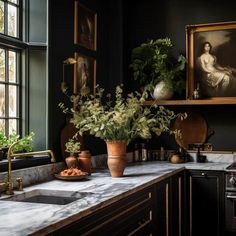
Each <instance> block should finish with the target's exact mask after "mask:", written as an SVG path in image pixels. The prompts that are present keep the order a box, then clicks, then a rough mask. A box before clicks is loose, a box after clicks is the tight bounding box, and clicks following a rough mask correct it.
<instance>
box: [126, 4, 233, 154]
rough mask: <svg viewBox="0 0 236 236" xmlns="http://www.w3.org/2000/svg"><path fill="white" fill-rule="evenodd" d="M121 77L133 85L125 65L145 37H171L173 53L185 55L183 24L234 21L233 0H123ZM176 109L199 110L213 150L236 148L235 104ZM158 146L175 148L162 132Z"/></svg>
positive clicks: (171, 139) (129, 85) (157, 142)
mask: <svg viewBox="0 0 236 236" xmlns="http://www.w3.org/2000/svg"><path fill="white" fill-rule="evenodd" d="M124 16H125V18H124V19H125V20H124V21H125V25H126V26H127V27H128V28H125V27H124V38H125V39H126V41H124V47H125V60H124V77H125V79H126V85H127V86H128V87H129V89H130V90H132V88H134V85H135V82H134V81H133V80H132V73H131V71H130V70H129V69H127V68H128V65H129V63H130V54H131V50H132V48H134V47H136V46H138V45H139V44H140V43H142V42H145V41H146V40H147V39H155V38H162V37H170V38H171V40H172V41H173V43H174V45H175V48H174V54H176V55H177V54H179V53H182V54H184V55H185V51H186V50H185V48H186V42H185V36H186V35H185V26H186V25H192V24H201V23H216V22H225V21H236V16H235V7H234V1H231V0H225V1H221V0H209V1H204V0H199V1H195V0H188V1H187V0H166V1H156V0H137V1H135V3H131V2H126V5H125V8H124ZM170 109H174V110H176V111H185V110H186V109H190V110H195V111H197V112H199V113H201V114H202V115H203V116H204V118H205V119H206V121H207V123H208V125H209V127H211V129H212V130H214V131H215V134H214V135H213V136H212V137H211V138H210V139H209V140H208V141H209V142H210V143H212V144H213V147H214V150H236V141H235V140H236V124H235V118H236V107H235V106H234V105H233V106H198V107H195V108H193V107H191V106H190V107H187V108H186V107H181V108H177V107H170ZM153 143H154V145H155V144H156V145H157V146H158V145H160V144H162V145H164V146H165V147H166V148H176V147H177V145H176V143H175V141H174V140H173V138H170V137H166V136H162V137H160V138H158V139H156V140H154V141H153Z"/></svg>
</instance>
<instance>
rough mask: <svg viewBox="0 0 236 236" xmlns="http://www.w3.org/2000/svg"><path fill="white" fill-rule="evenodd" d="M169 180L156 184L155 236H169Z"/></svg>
mask: <svg viewBox="0 0 236 236" xmlns="http://www.w3.org/2000/svg"><path fill="white" fill-rule="evenodd" d="M170 200H171V198H170V178H168V179H165V180H163V181H161V182H159V183H157V184H156V195H155V215H154V229H155V235H158V236H164V235H165V236H169V230H170Z"/></svg>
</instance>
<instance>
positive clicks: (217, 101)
mask: <svg viewBox="0 0 236 236" xmlns="http://www.w3.org/2000/svg"><path fill="white" fill-rule="evenodd" d="M153 104H157V105H162V106H173V105H174V106H186V105H194V106H195V105H196V106H198V105H236V97H227V98H226V97H224V98H211V99H198V100H193V99H187V100H149V101H146V102H145V103H144V105H146V106H151V105H153Z"/></svg>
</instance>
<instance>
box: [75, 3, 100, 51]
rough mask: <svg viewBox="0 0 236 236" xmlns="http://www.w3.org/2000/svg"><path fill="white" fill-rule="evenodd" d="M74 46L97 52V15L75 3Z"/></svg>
mask: <svg viewBox="0 0 236 236" xmlns="http://www.w3.org/2000/svg"><path fill="white" fill-rule="evenodd" d="M74 7H75V9H74V44H79V45H80V46H82V47H85V48H87V49H90V50H94V51H96V50H97V13H96V12H94V11H92V10H90V9H88V8H87V7H85V6H84V5H82V4H80V3H79V2H78V1H75V4H74Z"/></svg>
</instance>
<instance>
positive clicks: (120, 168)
mask: <svg viewBox="0 0 236 236" xmlns="http://www.w3.org/2000/svg"><path fill="white" fill-rule="evenodd" d="M106 144H107V154H108V158H107V165H108V168H109V170H110V174H111V176H112V177H121V176H123V173H124V170H125V167H126V146H127V141H123V140H121V141H106Z"/></svg>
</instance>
